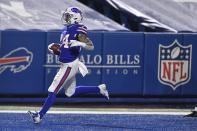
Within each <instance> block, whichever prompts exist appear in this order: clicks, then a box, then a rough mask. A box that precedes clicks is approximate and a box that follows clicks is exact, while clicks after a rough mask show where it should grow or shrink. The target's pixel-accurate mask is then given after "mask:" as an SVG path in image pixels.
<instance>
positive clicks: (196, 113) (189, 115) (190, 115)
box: [184, 111, 197, 117]
mask: <svg viewBox="0 0 197 131" xmlns="http://www.w3.org/2000/svg"><path fill="white" fill-rule="evenodd" d="M184 117H197V111H192V112H191V113H190V114H188V115H185V116H184Z"/></svg>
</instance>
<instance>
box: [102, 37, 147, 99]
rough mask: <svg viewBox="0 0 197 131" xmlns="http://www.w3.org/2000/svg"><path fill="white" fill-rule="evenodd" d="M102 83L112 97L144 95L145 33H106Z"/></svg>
mask: <svg viewBox="0 0 197 131" xmlns="http://www.w3.org/2000/svg"><path fill="white" fill-rule="evenodd" d="M103 39H104V43H103V66H104V67H103V73H102V81H103V83H106V84H107V85H108V87H109V91H110V93H111V95H130V96H132V95H142V87H143V54H144V52H143V50H144V34H143V33H132V34H131V33H105V34H104V38H103Z"/></svg>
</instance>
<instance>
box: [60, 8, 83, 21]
mask: <svg viewBox="0 0 197 131" xmlns="http://www.w3.org/2000/svg"><path fill="white" fill-rule="evenodd" d="M82 19H83V16H82V12H81V10H80V9H79V8H77V7H69V8H67V9H66V10H65V11H64V12H63V14H62V18H61V21H62V24H64V25H69V24H74V23H80V22H81V21H82Z"/></svg>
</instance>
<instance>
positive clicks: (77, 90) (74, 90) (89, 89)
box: [64, 77, 109, 99]
mask: <svg viewBox="0 0 197 131" xmlns="http://www.w3.org/2000/svg"><path fill="white" fill-rule="evenodd" d="M64 88H65V95H66V96H68V97H71V96H78V95H83V94H89V93H91V94H99V93H100V94H102V95H103V96H105V97H106V98H107V99H109V94H108V91H107V89H106V85H105V84H101V85H99V86H77V87H76V79H75V77H73V78H72V79H70V80H69V81H68V82H67V83H66V85H64Z"/></svg>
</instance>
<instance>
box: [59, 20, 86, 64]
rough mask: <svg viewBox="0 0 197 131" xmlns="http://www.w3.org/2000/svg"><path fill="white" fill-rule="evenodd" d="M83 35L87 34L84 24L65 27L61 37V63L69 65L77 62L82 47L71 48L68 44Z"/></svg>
mask: <svg viewBox="0 0 197 131" xmlns="http://www.w3.org/2000/svg"><path fill="white" fill-rule="evenodd" d="M81 33H83V34H87V27H86V26H84V25H82V24H71V25H68V26H65V28H64V29H63V31H62V33H61V37H60V43H61V47H60V51H61V53H60V56H59V61H60V62H63V63H69V62H72V61H74V60H76V59H77V58H78V57H79V55H80V51H81V47H80V46H75V47H69V46H68V45H67V43H68V42H70V40H77V35H78V34H81Z"/></svg>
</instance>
